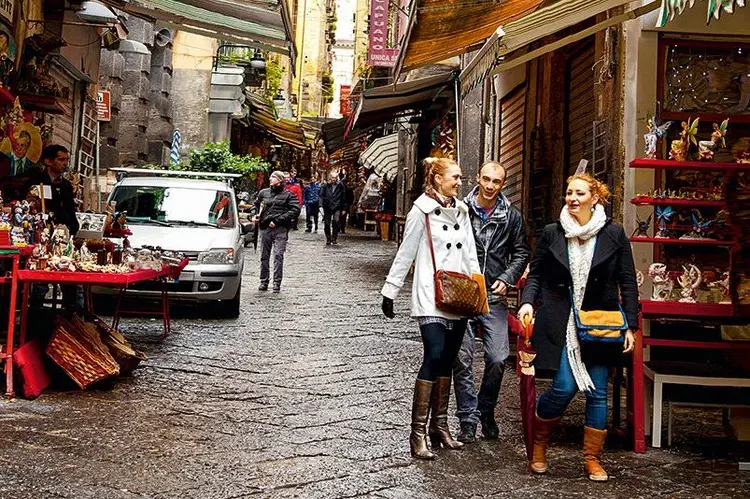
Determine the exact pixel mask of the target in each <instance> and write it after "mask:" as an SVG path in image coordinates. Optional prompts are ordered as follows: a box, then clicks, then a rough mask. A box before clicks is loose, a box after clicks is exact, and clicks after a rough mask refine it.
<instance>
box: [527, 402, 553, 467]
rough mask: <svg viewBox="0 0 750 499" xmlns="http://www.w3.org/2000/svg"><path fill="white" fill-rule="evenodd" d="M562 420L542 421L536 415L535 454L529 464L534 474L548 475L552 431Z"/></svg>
mask: <svg viewBox="0 0 750 499" xmlns="http://www.w3.org/2000/svg"><path fill="white" fill-rule="evenodd" d="M560 419H561V418H559V417H558V418H552V419H542V418H540V417H539V416H537V415H536V414H535V415H534V454H533V455H532V457H531V462H530V463H529V470H531V472H533V473H537V474H542V473H547V445H548V444H549V437H550V435H551V434H552V429H553V428H554V427H555V425H557V423H559V422H560Z"/></svg>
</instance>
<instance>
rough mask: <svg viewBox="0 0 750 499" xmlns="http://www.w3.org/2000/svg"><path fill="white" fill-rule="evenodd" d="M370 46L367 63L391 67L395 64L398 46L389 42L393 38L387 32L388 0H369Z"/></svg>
mask: <svg viewBox="0 0 750 499" xmlns="http://www.w3.org/2000/svg"><path fill="white" fill-rule="evenodd" d="M370 2H371V3H370V48H369V50H368V52H367V64H369V65H370V66H382V67H387V68H391V67H393V66H394V65H395V64H396V58H397V57H398V47H393V46H392V45H394V44H392V43H390V42H389V40H390V39H391V38H393V37H392V36H389V35H391V33H389V31H390V29H391V26H390V23H389V17H390V16H389V7H390V0H370Z"/></svg>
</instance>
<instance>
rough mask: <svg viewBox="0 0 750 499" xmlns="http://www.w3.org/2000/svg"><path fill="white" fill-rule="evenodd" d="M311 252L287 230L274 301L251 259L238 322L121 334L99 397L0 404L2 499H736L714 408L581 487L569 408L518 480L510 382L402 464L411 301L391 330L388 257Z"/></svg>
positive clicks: (389, 248)
mask: <svg viewBox="0 0 750 499" xmlns="http://www.w3.org/2000/svg"><path fill="white" fill-rule="evenodd" d="M323 240H324V238H323V235H322V233H321V234H317V235H314V234H305V233H304V232H301V231H300V232H295V233H292V236H291V238H290V244H289V250H288V253H287V262H286V278H285V281H284V284H283V287H282V292H281V293H280V294H271V293H261V292H258V291H257V290H256V289H257V284H258V283H257V275H258V265H257V256H256V255H255V254H253V252H252V249H250V251H249V254H248V255H247V262H246V267H245V276H244V287H243V291H242V298H243V310H242V315H241V317H240V318H239V319H237V320H217V319H203V318H201V317H200V314H199V313H196V311H195V310H193V311H187V312H185V311H183V313H182V314H180V315H181V316H180V317H177V318H176V319H175V320H174V322H173V333H172V335H171V336H170V337H168V338H167V339H166V340H164V341H160V340H159V333H160V329H159V325H158V323H157V322H149V321H143V320H128V321H126V322H125V323H124V325H123V329H124V330H125V332H126V334H127V335H128V337H129V338H130V339H131V340H132V341H133V342H134V343H135V345H136V346H138V347H139V348H142V349H143V350H145V351H146V353H147V354H148V356H149V360H148V361H146V362H144V363H143V364H142V365H141V367H140V368H139V369H137V370H136V371H135V373H134V374H133V376H132V377H130V378H127V379H122V380H119V381H118V382H117V383H116V384H115V385H114V387H113V388H110V389H101V390H96V391H89V392H59V391H58V392H47V393H45V394H43V395H42V396H41V397H40V398H38V399H37V400H34V401H27V400H22V399H16V400H12V401H6V400H4V401H2V402H0V497H2V498H6V497H7V498H47V497H68V498H140V497H143V498H147V497H153V498H227V499H228V498H242V497H261V498H269V499H270V498H285V497H300V498H349V497H373V498H393V499H396V498H398V499H412V498H480V497H482V498H483V497H493V498H515V497H533V498H536V497H545V498H546V497H597V498H620V497H622V498H631V497H644V498H651V497H656V496H659V497H680V498H693V497H712V498H729V497H738V498H747V497H750V472H744V474H743V472H739V471H737V462H736V457H737V456H738V455H741V454H743V453H744V457H747V458H750V455H748V452H747V447H746V446H744V445H738V444H735V443H733V441H732V440H730V439H726V438H725V437H724V436H723V435H724V433H723V430H722V426H721V413H720V411H716V410H706V411H697V410H694V409H691V410H680V411H677V412H676V416H675V429H674V430H675V435H676V437H675V441H674V445H673V447H672V448H670V449H669V450H654V449H649V451H648V452H647V453H646V454H641V455H636V454H633V453H632V452H629V451H627V450H624V449H623V448H622V446H621V445H619V444H618V442H616V441H614V442H613V443H612V445H611V446H610V449H609V450H608V451H607V452H606V454H605V461H604V464H605V467H606V469H607V470H608V471H609V472H610V475H611V477H612V479H611V481H610V482H609V483H606V484H601V483H593V482H589V481H588V480H586V479H584V478H583V473H582V466H581V460H580V452H581V451H580V449H581V431H582V428H581V425H582V421H583V404H582V400H580V397H579V398H578V399H576V401H575V402H574V405H573V406H571V408H570V410H569V411H568V414H567V416H566V418H565V419H564V420H563V424H562V425H561V428H560V429H559V430H560V431H558V432H557V433H556V434H555V437H554V440H553V446H552V449H551V451H550V472H549V474H548V475H546V476H543V477H536V476H530V475H528V474H527V473H526V471H525V458H524V450H523V446H522V442H521V427H520V418H519V408H518V406H519V404H518V391H517V390H518V388H517V381H516V378H515V377H514V376H511V375H509V376H506V379H505V380H504V383H503V392H502V402H501V403H502V407H500V408H499V409H498V413H497V418H498V421H499V422H500V426H501V439H500V440H498V441H486V440H479V441H478V442H477V443H476V444H472V445H470V446H468V447H467V448H466V449H464V450H462V451H445V450H442V451H440V452H439V457H438V459H437V460H436V461H434V462H418V461H415V460H412V459H411V458H410V457H409V455H408V443H407V437H408V432H409V428H408V422H409V411H410V403H411V395H412V388H413V383H414V377H415V374H416V371H417V369H418V367H419V363H420V360H421V355H422V353H421V344H420V342H419V337H418V333H417V329H416V327H415V324H414V323H413V322H411V321H410V320H409V318H408V292H406V293H404V294H403V295H402V297H400V298H399V300H398V301H397V314H398V316H397V318H396V319H395V320H392V321H388V320H386V319H385V318H383V317H382V315H381V314H380V299H379V295H378V291H379V289H380V286H381V284H382V280H383V278H384V276H385V274H386V272H387V269H388V266H389V264H390V261H391V259H392V257H393V255H394V253H395V251H396V245H395V244H394V243H391V242H389V243H384V242H381V241H379V240H377V239H375V238H374V237H373V236H372V234H363V233H354V234H352V235H346V236H342V237H341V238H340V244H339V246H337V247H326V246H324V243H323ZM475 367H476V370H477V374H478V375H479V373H480V372H481V361H480V362H477V364H476V365H475ZM509 371H510V370H509ZM540 388H541V387H540ZM451 413H452V409H451ZM451 423H452V424H453V425H454V427H455V426H456V425H457V422H456V421H455V419H454V418H451Z"/></svg>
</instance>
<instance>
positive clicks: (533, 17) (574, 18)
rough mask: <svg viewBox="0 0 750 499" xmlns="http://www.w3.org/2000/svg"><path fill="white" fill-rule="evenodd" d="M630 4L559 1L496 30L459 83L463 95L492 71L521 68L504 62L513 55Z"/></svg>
mask: <svg viewBox="0 0 750 499" xmlns="http://www.w3.org/2000/svg"><path fill="white" fill-rule="evenodd" d="M630 2H631V0H560V1H558V2H555V3H553V4H552V5H549V6H546V7H543V8H541V9H538V10H536V11H535V12H533V13H531V14H528V15H526V16H523V17H522V18H520V19H517V20H515V21H512V22H509V23H506V24H502V25H500V26H497V27H496V29H495V32H494V34H493V35H492V36H491V37H490V39H489V40H487V43H485V44H484V46H483V47H482V49H481V50H480V51H479V53H478V54H477V55H476V56H475V57H474V59H472V61H471V63H469V64H468V65H467V66H466V67H465V68H464V69H463V71H462V72H461V74H460V75H459V79H460V80H461V94H462V95H466V93H468V92H469V91H470V90H471V89H472V88H474V86H476V85H477V83H479V82H481V81H483V80H484V78H485V77H486V76H487V75H488V74H489V73H490V71H492V72H493V73H495V72H497V71H493V70H495V69H496V67H497V66H500V65H503V66H505V67H504V69H509V68H510V67H514V66H515V65H518V64H514V61H515V62H518V61H516V59H512V60H511V61H510V64H508V61H504V59H505V58H506V57H507V56H509V55H510V54H511V53H512V52H514V51H517V50H519V49H521V48H523V47H526V46H527V45H528V44H530V43H532V42H535V41H537V40H540V39H542V38H544V37H546V36H549V35H552V34H554V33H557V32H558V31H561V30H563V29H565V28H569V27H570V26H573V25H575V24H578V23H580V22H582V21H585V20H587V19H590V18H592V17H594V16H596V15H598V14H601V13H603V12H606V11H607V10H609V9H612V8H615V7H620V6H622V5H625V4H628V3H630ZM658 6H659V2H658V0H657V1H656V2H654V3H652V4H649V5H647V6H644V7H640V8H638V9H635V10H632V11H629V12H627V13H625V14H621V15H619V16H615V17H612V18H610V19H608V20H606V21H602V22H601V23H599V24H596V25H595V26H593V27H592V28H588V29H585V30H581V31H580V32H578V33H575V34H573V35H570V36H568V37H566V38H564V39H562V40H559V41H557V42H554V43H550V44H548V45H547V46H545V47H542V48H540V49H537V50H535V51H532V52H531V53H532V54H533V57H539V56H540V55H543V54H544V53H547V52H551V51H552V50H556V49H557V48H560V47H561V46H563V45H566V44H568V43H573V42H574V41H577V40H580V39H581V38H584V37H586V36H589V35H591V34H593V33H595V32H597V31H601V30H603V29H605V28H607V27H608V26H612V25H614V24H619V23H621V22H623V21H625V20H628V19H633V18H634V17H637V16H640V15H642V14H645V13H646V12H650V11H651V10H654V9H656V8H657V7H658ZM518 59H520V60H523V62H526V61H527V60H529V58H528V57H523V58H520V57H519V58H518Z"/></svg>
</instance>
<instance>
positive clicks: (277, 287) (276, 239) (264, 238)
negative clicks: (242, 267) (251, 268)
mask: <svg viewBox="0 0 750 499" xmlns="http://www.w3.org/2000/svg"><path fill="white" fill-rule="evenodd" d="M284 178H285V175H284V173H283V172H280V171H275V172H273V173H271V177H270V181H269V182H270V184H271V186H270V187H266V188H265V189H262V190H261V191H260V192H259V193H258V198H257V199H256V200H255V212H256V213H257V215H255V217H253V221H254V222H256V223H257V224H258V227H259V228H260V230H261V236H260V237H261V239H260V240H261V243H260V245H261V246H260V247H261V250H260V286H259V287H258V290H259V291H267V290H268V281H269V278H270V270H271V269H270V259H271V251H272V250H273V292H274V293H278V292H279V291H281V280H282V278H283V276H284V253H285V252H286V245H287V241H288V240H289V229H290V227H291V226H292V224H293V223H294V221H295V220H296V219H297V217H298V216H299V212H300V208H299V202H298V201H297V197H296V196H295V195H294V194H292V193H291V192H289V191H288V190H285V189H284Z"/></svg>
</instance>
